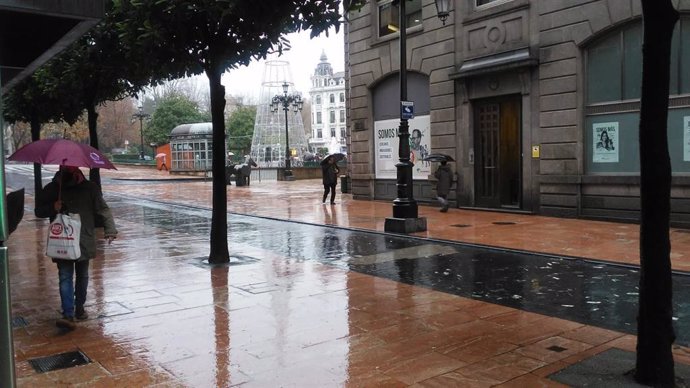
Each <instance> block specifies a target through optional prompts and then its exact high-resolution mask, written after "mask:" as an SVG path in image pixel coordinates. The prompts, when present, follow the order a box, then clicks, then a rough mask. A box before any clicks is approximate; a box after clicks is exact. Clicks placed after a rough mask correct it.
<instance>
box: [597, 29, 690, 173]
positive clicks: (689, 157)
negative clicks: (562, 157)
mask: <svg viewBox="0 0 690 388" xmlns="http://www.w3.org/2000/svg"><path fill="white" fill-rule="evenodd" d="M642 32H643V31H642V23H641V22H640V21H636V22H634V23H631V24H628V25H626V26H623V27H621V28H619V29H617V30H615V31H612V32H611V33H609V34H606V35H604V36H602V37H601V38H600V39H597V40H595V41H593V42H592V44H591V45H589V46H588V47H586V50H585V60H584V65H585V86H586V90H585V101H586V104H587V105H586V107H585V122H584V124H585V127H584V155H585V171H586V172H587V173H588V174H599V173H604V174H608V173H623V174H637V173H639V166H640V160H639V150H638V147H639V144H638V143H639V140H638V134H637V131H638V125H639V118H640V112H639V102H638V101H639V99H640V97H641V95H642V90H641V87H640V85H641V82H642ZM688 45H690V18H687V17H686V18H682V19H681V20H680V22H679V23H678V24H676V29H675V31H674V33H673V40H672V42H671V79H670V82H669V97H670V98H671V103H672V107H671V109H670V110H669V112H668V118H667V120H668V121H667V125H668V143H669V152H670V156H671V165H672V167H673V172H674V174H675V173H688V172H690V140H689V139H690V132H688V131H687V130H686V128H690V108H688V107H687V105H686V104H683V103H682V99H683V98H684V97H679V96H684V95H687V94H690V76H689V75H688V73H687V71H684V69H688V67H690V53H689V52H688V50H685V47H688ZM674 102H675V104H674Z"/></svg>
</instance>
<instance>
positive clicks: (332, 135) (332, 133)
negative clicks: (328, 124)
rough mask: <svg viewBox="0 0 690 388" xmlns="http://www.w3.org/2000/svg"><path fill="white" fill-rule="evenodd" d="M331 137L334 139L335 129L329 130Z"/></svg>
mask: <svg viewBox="0 0 690 388" xmlns="http://www.w3.org/2000/svg"><path fill="white" fill-rule="evenodd" d="M331 137H335V128H331Z"/></svg>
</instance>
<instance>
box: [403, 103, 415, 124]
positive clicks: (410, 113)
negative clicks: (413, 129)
mask: <svg viewBox="0 0 690 388" xmlns="http://www.w3.org/2000/svg"><path fill="white" fill-rule="evenodd" d="M400 118H401V119H403V120H411V119H413V118H414V102H412V101H400Z"/></svg>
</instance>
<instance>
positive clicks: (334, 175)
mask: <svg viewBox="0 0 690 388" xmlns="http://www.w3.org/2000/svg"><path fill="white" fill-rule="evenodd" d="M321 173H322V175H323V199H322V200H321V202H323V203H326V198H327V197H328V192H329V191H330V192H331V205H333V204H334V203H335V186H336V185H337V184H338V174H339V173H340V170H339V169H338V166H337V165H336V164H335V158H333V157H332V156H331V157H329V158H328V162H327V163H325V164H324V165H323V166H321Z"/></svg>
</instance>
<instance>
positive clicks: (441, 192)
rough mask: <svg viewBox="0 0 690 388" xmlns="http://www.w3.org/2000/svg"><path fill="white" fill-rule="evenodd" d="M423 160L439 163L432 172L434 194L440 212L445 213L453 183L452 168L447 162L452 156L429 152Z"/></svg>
mask: <svg viewBox="0 0 690 388" xmlns="http://www.w3.org/2000/svg"><path fill="white" fill-rule="evenodd" d="M424 161H426V162H440V163H441V164H440V165H439V166H438V168H437V169H436V171H435V172H434V177H436V196H437V198H438V201H439V202H440V203H441V212H442V213H445V212H447V211H448V199H447V198H448V193H450V186H451V185H452V184H453V170H452V169H451V168H450V165H449V164H448V162H452V161H453V158H452V157H450V156H448V155H445V154H429V155H427V156H426V157H425V158H424Z"/></svg>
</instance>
